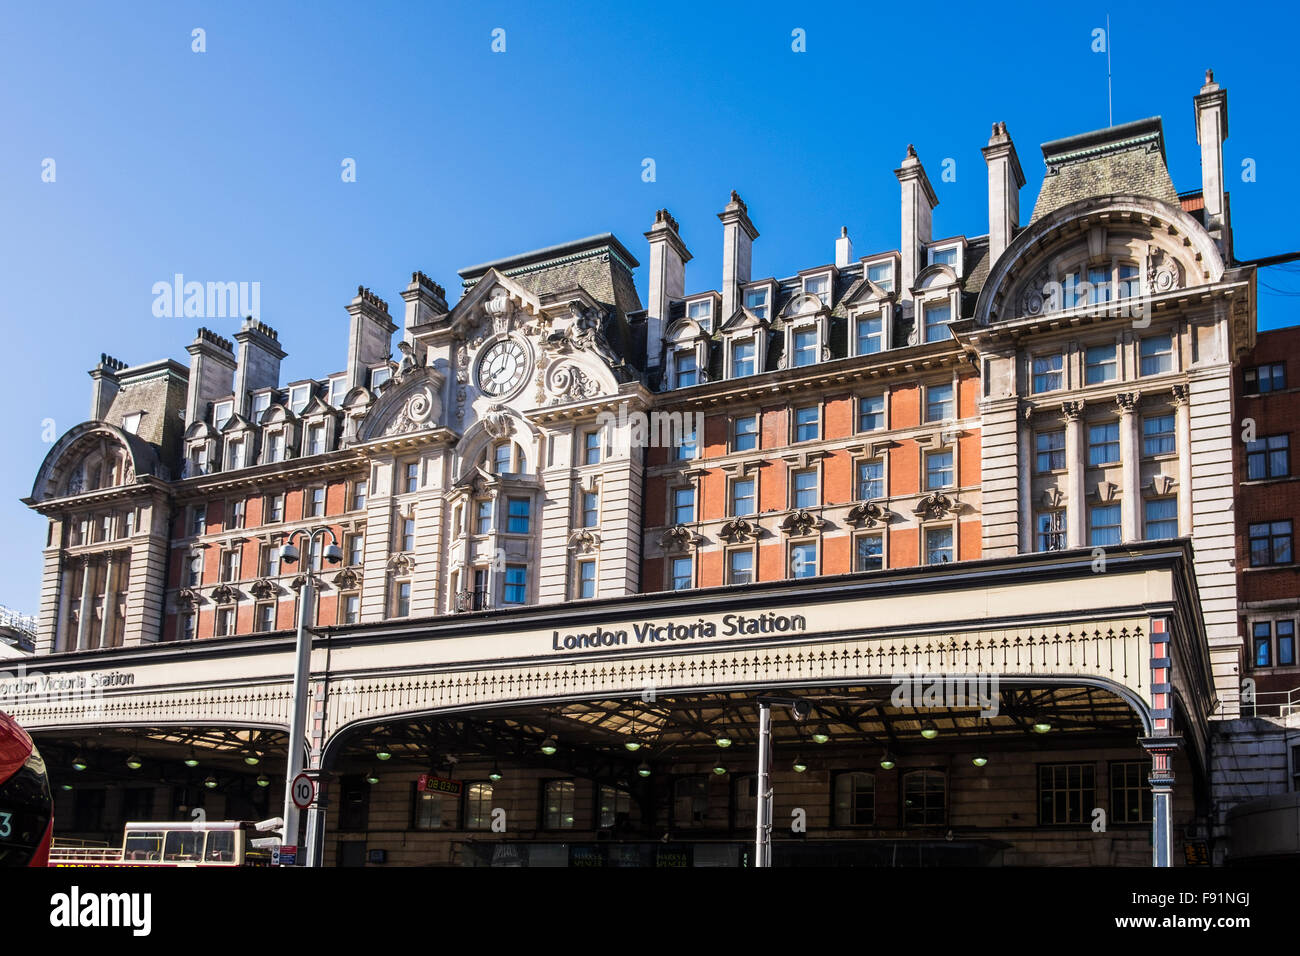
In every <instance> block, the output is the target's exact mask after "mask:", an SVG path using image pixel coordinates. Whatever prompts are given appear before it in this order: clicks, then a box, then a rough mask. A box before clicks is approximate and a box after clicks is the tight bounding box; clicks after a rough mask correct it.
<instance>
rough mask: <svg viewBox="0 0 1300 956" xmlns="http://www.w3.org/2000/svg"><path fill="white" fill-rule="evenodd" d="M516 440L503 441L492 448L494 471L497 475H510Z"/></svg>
mask: <svg viewBox="0 0 1300 956" xmlns="http://www.w3.org/2000/svg"><path fill="white" fill-rule="evenodd" d="M514 447H515V445H514V442H508V441H503V442H501V444H499V445H497V446H496V447H495V448H493V449H492V473H493V474H496V475H508V474H510V472H511V470H512V469H511V461H510V459H511V457H512V453H513V451H514Z"/></svg>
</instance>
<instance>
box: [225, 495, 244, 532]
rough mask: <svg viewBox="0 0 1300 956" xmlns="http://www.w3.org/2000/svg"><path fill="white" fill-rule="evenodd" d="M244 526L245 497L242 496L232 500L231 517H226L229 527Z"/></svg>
mask: <svg viewBox="0 0 1300 956" xmlns="http://www.w3.org/2000/svg"><path fill="white" fill-rule="evenodd" d="M243 526H244V499H242V498H240V499H238V500H236V501H232V502H230V517H229V518H227V519H226V527H227V528H242V527H243Z"/></svg>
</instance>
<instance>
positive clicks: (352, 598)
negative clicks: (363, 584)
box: [343, 594, 361, 624]
mask: <svg viewBox="0 0 1300 956" xmlns="http://www.w3.org/2000/svg"><path fill="white" fill-rule="evenodd" d="M359 620H361V595H360V594H345V595H343V623H344V624H355V623H357V621H359Z"/></svg>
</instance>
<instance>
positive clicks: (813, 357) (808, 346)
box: [793, 329, 817, 368]
mask: <svg viewBox="0 0 1300 956" xmlns="http://www.w3.org/2000/svg"><path fill="white" fill-rule="evenodd" d="M816 362H817V330H816V329H803V330H801V331H798V332H795V334H794V362H793V367H794V368H802V367H804V366H806V365H815V364H816Z"/></svg>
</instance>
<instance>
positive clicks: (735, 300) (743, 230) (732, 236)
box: [651, 189, 758, 325]
mask: <svg viewBox="0 0 1300 956" xmlns="http://www.w3.org/2000/svg"><path fill="white" fill-rule="evenodd" d="M718 218H719V219H721V220H722V317H721V318H720V319H718V323H717V324H718V325H721V324H722V323H723V322H725V321H727V319H729V318H731V317H732V316H733V315H734V314H735V312H736V309H738V308H739V307H740V287H741V286H742V285H744V284H745V283H746V282H748V281H749V265H750V258H751V252H752V250H753V247H754V240H755V239H757V238H758V230H757V229H755V228H754V224H753V223H752V222H750V221H749V207H747V206H746V205H745V202H744V200H743V199H741V198H740V194H739V193H737V192H736V191H735V190H734V189H733V190H732V191H731V201H730V202H729V203H727V205H726V208H724V209H723V210H722V212H720V213H718ZM686 258H687V259H689V258H690V255H689V254H688V255H687V256H686ZM653 261H654V260H653V256H652V258H651V262H653ZM683 261H685V260H683Z"/></svg>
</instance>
